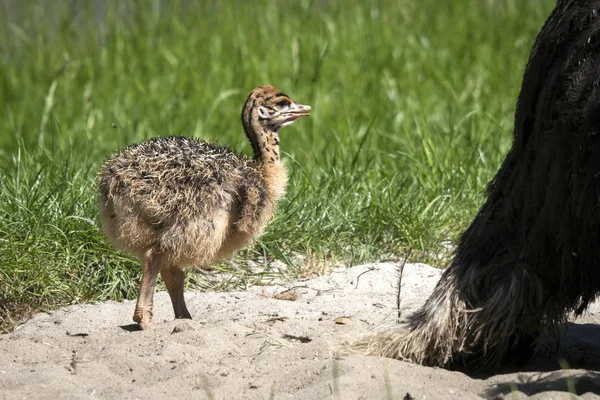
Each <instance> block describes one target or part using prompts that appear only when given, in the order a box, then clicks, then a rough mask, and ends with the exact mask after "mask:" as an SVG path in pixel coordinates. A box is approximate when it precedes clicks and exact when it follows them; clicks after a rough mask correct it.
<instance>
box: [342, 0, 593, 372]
mask: <svg viewBox="0 0 600 400" xmlns="http://www.w3.org/2000/svg"><path fill="white" fill-rule="evenodd" d="M599 12H600V1H599V0H558V1H557V4H556V6H555V8H554V10H553V11H552V14H551V15H550V17H549V18H548V20H547V21H546V23H545V24H544V26H543V28H542V30H541V32H540V33H539V35H538V37H537V39H536V41H535V43H534V45H533V49H532V50H531V54H530V57H529V62H528V64H527V67H526V70H525V74H524V77H523V83H522V86H521V92H520V95H519V98H518V101H517V107H516V113H515V125H514V141H513V144H512V148H511V150H510V152H509V153H508V155H507V156H506V159H505V160H504V162H503V164H502V166H501V168H500V170H499V171H498V173H497V174H496V176H495V177H494V179H493V180H492V181H491V182H490V183H489V185H488V187H487V199H486V201H485V203H484V205H483V206H482V207H481V209H480V211H479V213H478V214H477V216H476V217H475V219H474V221H473V222H472V224H471V225H470V227H469V228H468V229H467V230H466V231H465V232H464V234H463V235H462V237H461V239H460V241H459V243H458V247H457V249H456V253H455V256H454V259H453V261H452V264H451V266H450V268H448V269H447V270H446V271H445V272H444V274H443V275H442V277H441V279H440V281H439V282H438V284H437V286H436V288H435V290H434V292H433V294H432V295H431V297H430V298H429V299H428V300H427V302H426V303H425V304H424V305H423V306H422V308H421V309H420V310H418V311H417V312H416V313H414V314H413V315H411V316H410V317H408V321H407V326H406V329H401V328H388V329H383V330H380V331H379V332H378V333H375V334H373V335H371V336H369V337H366V338H364V339H363V340H361V341H360V342H358V343H355V344H353V346H354V349H355V350H358V351H360V352H362V353H367V354H371V355H380V356H386V357H392V358H398V359H402V360H409V361H412V362H415V363H420V364H424V365H431V366H442V367H448V366H451V365H452V364H454V363H456V362H460V363H465V364H466V365H467V366H468V367H470V369H479V370H484V369H492V368H495V367H497V366H499V364H500V363H501V362H502V361H503V360H504V359H505V358H506V357H507V356H513V355H518V354H517V353H521V352H522V351H523V350H524V349H526V350H533V349H535V348H537V347H538V346H536V344H539V342H540V340H539V339H540V338H541V337H542V336H543V335H545V334H547V333H553V332H555V331H556V329H555V328H557V327H558V326H559V325H560V324H561V323H563V322H565V320H566V319H567V317H568V316H569V315H571V313H574V314H575V315H579V314H581V313H582V312H583V311H584V310H585V309H586V307H587V306H588V303H589V302H591V301H593V300H594V298H595V297H596V296H597V295H598V294H599V293H600V18H599V17H598V14H599ZM530 353H531V354H533V352H530Z"/></svg>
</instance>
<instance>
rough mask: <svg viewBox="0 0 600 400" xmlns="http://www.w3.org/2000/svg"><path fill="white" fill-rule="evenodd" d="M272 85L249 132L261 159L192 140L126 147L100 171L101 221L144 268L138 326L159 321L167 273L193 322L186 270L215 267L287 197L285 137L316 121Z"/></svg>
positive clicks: (253, 105) (252, 110)
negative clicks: (297, 125) (156, 312)
mask: <svg viewBox="0 0 600 400" xmlns="http://www.w3.org/2000/svg"><path fill="white" fill-rule="evenodd" d="M310 109H311V108H310V107H309V106H305V105H302V104H297V103H294V102H293V101H292V100H291V99H290V98H289V97H288V96H287V95H285V94H284V93H282V92H280V91H279V90H277V89H275V88H273V87H271V86H262V87H259V88H256V89H254V90H253V91H252V92H251V93H250V95H249V96H248V98H247V100H246V103H245V105H244V108H243V110H242V124H243V125H244V130H245V131H246V135H247V136H248V139H249V140H250V142H251V143H252V149H253V150H254V158H250V157H246V156H243V155H240V154H237V153H235V152H234V151H232V150H231V149H228V148H226V147H222V146H218V145H215V144H211V143H207V142H204V141H201V140H196V139H189V138H184V137H168V138H154V139H151V140H148V141H146V142H142V143H140V144H137V145H133V146H130V147H127V148H126V149H125V150H123V151H122V152H120V153H118V154H116V155H114V156H112V157H111V158H110V159H108V160H107V161H106V162H104V164H103V165H102V167H101V170H100V174H99V177H98V186H99V192H100V193H99V203H100V204H99V208H100V210H99V211H100V222H101V224H102V228H103V229H104V232H105V233H106V235H107V236H108V238H109V239H110V240H111V241H112V243H113V244H114V245H115V246H116V247H117V248H118V249H120V250H122V251H124V252H125V253H129V254H132V255H135V256H137V257H139V258H140V260H141V261H142V282H141V287H140V293H139V297H138V300H137V304H136V307H135V313H134V315H133V320H134V321H135V322H137V323H138V324H139V325H140V327H141V328H142V329H147V328H149V327H150V326H151V323H152V303H153V298H154V288H155V286H156V278H157V275H158V273H159V272H160V274H161V276H162V279H163V281H164V282H165V285H166V287H167V290H168V292H169V296H170V297H171V302H172V304H173V310H174V312H175V318H191V316H190V313H189V312H188V310H187V307H186V304H185V299H184V296H183V288H184V279H185V274H184V271H185V269H186V268H191V267H199V268H208V267H209V266H210V263H211V262H214V261H215V260H218V259H221V258H225V257H227V256H230V255H231V254H232V253H233V252H234V251H235V250H236V249H239V248H241V247H243V246H246V245H248V244H249V243H250V242H251V241H252V240H253V239H255V238H256V237H258V236H259V235H260V234H261V233H262V231H263V230H264V227H265V225H266V224H267V222H268V221H269V219H270V218H271V217H272V216H273V214H274V213H275V207H276V204H277V201H278V200H279V199H281V197H282V196H283V195H284V192H285V187H286V184H287V173H286V171H285V168H284V166H283V165H282V164H281V162H280V160H279V135H278V134H279V130H280V129H281V128H283V127H286V126H288V125H291V124H292V123H293V122H295V121H296V120H297V119H298V118H301V117H304V116H308V115H309V112H310Z"/></svg>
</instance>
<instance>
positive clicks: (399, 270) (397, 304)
mask: <svg viewBox="0 0 600 400" xmlns="http://www.w3.org/2000/svg"><path fill="white" fill-rule="evenodd" d="M410 253H412V249H409V250H408V254H406V257H404V261H402V264H400V266H399V267H398V292H397V293H396V308H397V309H398V323H400V315H401V314H402V312H401V311H400V290H401V288H402V274H403V273H404V266H405V265H406V262H407V261H408V257H410Z"/></svg>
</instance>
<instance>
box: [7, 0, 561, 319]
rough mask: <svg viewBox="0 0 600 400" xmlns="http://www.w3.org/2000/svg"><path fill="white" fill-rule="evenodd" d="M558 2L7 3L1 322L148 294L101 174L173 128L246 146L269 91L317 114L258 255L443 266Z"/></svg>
mask: <svg viewBox="0 0 600 400" xmlns="http://www.w3.org/2000/svg"><path fill="white" fill-rule="evenodd" d="M552 5H553V1H552V0H544V1H540V0H481V1H473V0H456V1H452V2H449V1H437V0H422V1H418V2H417V1H409V0H376V1H375V0H374V1H361V0H313V1H310V0H299V1H294V2H292V1H277V0H270V1H262V0H260V1H253V2H246V1H233V0H231V1H222V2H216V1H200V2H192V1H174V0H169V1H159V0H155V1H152V2H150V1H116V0H115V1H96V2H46V1H41V0H40V1H28V2H19V1H15V0H5V1H4V3H3V5H0V22H1V23H0V105H1V106H0V325H2V324H3V323H4V324H5V325H4V326H7V325H6V322H7V321H9V320H14V319H15V318H16V317H15V315H17V316H18V315H19V313H22V312H24V311H23V310H27V309H39V308H52V307H56V306H58V305H63V304H69V303H73V302H83V301H90V300H97V299H109V298H111V299H122V298H131V297H134V296H135V287H136V282H137V280H138V279H139V274H140V269H139V266H138V264H137V261H136V260H132V259H130V258H128V257H126V256H124V255H121V254H119V253H117V252H116V251H115V250H113V249H112V247H111V246H110V245H109V244H107V242H106V241H105V239H104V238H103V236H102V234H101V232H100V231H99V228H98V224H97V219H96V216H97V211H96V200H95V188H94V179H95V174H96V171H97V169H98V166H99V164H100V163H101V162H102V160H103V159H104V158H105V157H107V156H108V155H109V154H110V153H111V152H115V151H117V150H118V149H120V148H122V147H123V146H125V145H126V144H130V143H134V142H137V141H140V140H143V139H147V138H150V137H154V136H157V135H161V136H164V135H170V134H181V135H187V136H193V137H197V138H202V139H206V140H210V141H215V142H219V143H221V144H226V145H228V146H230V147H232V148H234V149H236V150H238V151H240V152H244V153H247V154H249V153H250V150H251V147H250V146H249V144H248V143H247V142H246V140H245V136H244V135H243V131H242V129H241V125H240V118H239V114H240V111H241V110H240V108H241V105H242V104H243V101H244V99H245V96H246V94H247V92H248V91H249V90H250V89H252V88H253V87H255V86H258V85H262V84H272V85H274V86H276V87H277V88H279V89H282V90H284V91H285V92H286V93H288V94H289V95H291V97H293V98H294V99H296V100H297V101H299V102H302V103H306V104H310V105H311V106H312V107H313V109H314V113H313V116H312V117H310V118H309V119H307V120H302V121H301V122H300V123H298V124H296V125H295V126H294V127H291V128H287V129H286V130H285V131H283V132H282V138H281V141H282V150H283V151H284V152H285V154H284V162H285V163H286V164H287V166H288V169H289V171H290V174H291V180H290V185H289V190H288V194H287V197H286V198H285V200H284V201H283V203H282V204H281V207H280V210H279V213H278V215H277V217H276V218H275V220H274V221H273V222H272V224H271V225H270V226H269V228H268V230H267V232H266V234H265V235H264V236H263V237H262V239H261V240H260V241H259V242H257V244H256V245H255V246H254V247H253V248H252V249H251V250H249V251H247V252H244V253H243V256H244V257H246V258H253V257H256V256H257V254H267V255H271V256H274V257H275V258H278V259H281V260H284V261H286V262H291V261H289V260H292V255H293V254H296V253H300V254H309V255H310V257H312V258H315V259H320V260H323V261H325V262H343V263H346V264H356V263H362V262H367V261H378V260H389V259H396V258H399V257H401V256H402V255H403V254H404V253H405V252H406V251H407V250H408V249H409V248H410V249H413V253H412V254H413V257H416V259H417V260H419V261H430V262H436V263H437V264H441V263H443V262H442V261H439V258H438V256H439V255H440V254H441V255H443V254H444V252H445V251H446V250H445V249H446V247H445V246H444V243H445V242H446V241H454V240H456V238H457V237H458V235H459V234H460V233H461V231H462V230H463V229H464V228H465V227H466V226H467V224H468V223H469V221H470V219H471V218H472V217H473V215H474V213H475V212H476V211H477V208H478V206H479V204H480V203H481V200H482V194H483V191H484V187H485V184H486V182H487V181H488V180H489V179H490V178H491V177H492V176H493V174H494V172H495V171H496V169H497V168H498V166H499V164H500V162H501V160H502V158H503V156H504V154H505V153H506V151H507V150H508V148H509V146H510V143H511V124H512V119H513V110H514V104H515V101H516V96H517V94H518V89H519V85H520V80H521V75H522V71H523V69H524V66H525V63H526V61H527V56H528V53H529V50H530V47H531V44H532V42H533V40H534V38H535V35H536V33H537V31H538V30H539V28H540V27H541V25H542V23H543V21H544V19H545V17H546V15H547V14H548V13H549V11H550V9H551V7H552ZM295 268H296V269H295ZM298 268H301V266H299V265H292V269H291V270H292V271H295V272H298V271H297V269H298ZM15 313H17V314H15Z"/></svg>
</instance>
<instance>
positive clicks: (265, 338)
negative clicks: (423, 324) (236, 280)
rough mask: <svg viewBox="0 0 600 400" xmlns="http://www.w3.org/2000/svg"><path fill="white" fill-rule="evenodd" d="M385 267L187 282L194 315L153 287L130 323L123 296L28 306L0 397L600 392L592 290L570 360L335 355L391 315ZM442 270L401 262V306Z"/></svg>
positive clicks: (9, 347) (9, 351) (566, 344)
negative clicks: (515, 365)
mask: <svg viewBox="0 0 600 400" xmlns="http://www.w3.org/2000/svg"><path fill="white" fill-rule="evenodd" d="M396 269H397V265H395V264H373V265H364V266H358V267H353V268H350V269H340V270H337V271H335V272H334V273H333V274H331V275H330V276H324V277H319V278H317V279H312V280H307V281H302V282H295V283H294V284H289V285H286V286H285V287H284V286H266V287H264V286H263V287H252V288H250V289H248V290H247V291H244V292H232V293H187V294H186V298H187V299H188V307H189V309H190V312H191V313H192V315H193V316H194V318H195V319H194V320H192V321H186V320H177V321H174V320H172V318H173V312H172V310H171V304H170V301H169V298H168V295H167V294H166V293H165V292H158V293H157V294H156V298H155V313H154V315H155V323H156V325H155V328H154V329H152V330H150V331H138V330H136V326H135V325H133V324H132V322H131V317H132V314H133V310H134V302H132V301H126V302H122V303H116V302H104V303H100V304H95V305H78V306H71V307H67V308H64V309H61V310H59V311H56V312H54V313H52V314H45V313H42V314H38V315H36V316H35V317H34V318H32V319H31V320H30V321H28V322H27V323H25V324H24V325H22V326H20V327H19V328H18V329H17V330H16V331H15V332H14V333H11V334H7V335H1V336H0V398H7V399H13V398H22V399H26V398H64V399H84V398H86V399H87V398H105V399H112V398H144V399H146V398H155V399H160V398H198V399H203V398H207V399H288V398H290V399H407V400H408V399H478V398H482V397H483V398H490V399H502V398H507V399H511V398H527V396H530V397H531V398H539V399H571V398H583V399H592V398H600V372H599V371H600V325H599V324H600V306H599V305H598V304H594V305H593V306H592V307H591V309H590V310H589V312H588V313H586V315H584V316H583V317H582V318H580V319H578V320H577V321H574V323H571V324H569V328H568V330H567V332H566V334H565V337H564V338H563V339H562V340H561V354H562V355H563V356H564V357H565V359H566V361H567V363H568V365H569V368H568V369H561V368H560V367H558V366H557V365H555V363H554V362H553V361H552V359H551V358H550V357H548V356H547V355H542V356H540V357H538V358H537V359H536V360H534V361H533V362H532V363H531V364H530V365H528V366H527V367H526V368H521V370H520V371H503V372H502V373H498V374H496V375H493V376H468V375H466V374H464V373H462V372H456V371H447V370H443V369H437V368H427V367H423V366H419V365H413V364H409V363H405V362H400V361H396V360H391V359H382V358H376V357H363V356H349V357H342V358H338V359H336V358H335V357H333V355H332V348H333V347H334V346H335V345H337V344H339V343H341V342H342V341H343V340H344V339H347V338H352V337H358V335H360V334H363V333H365V332H367V331H368V330H370V329H373V328H374V327H375V326H376V325H379V324H380V323H382V322H384V321H387V322H393V321H395V318H396V314H397V311H396V289H395V287H396V283H397V275H396ZM439 275H440V271H439V270H437V269H435V268H432V267H429V266H427V265H424V264H407V265H406V266H405V268H404V276H403V280H402V306H401V309H402V313H403V314H402V315H407V314H408V313H409V312H410V311H411V310H414V309H415V308H416V307H418V305H420V304H422V303H423V302H424V301H425V299H426V298H427V296H428V295H429V293H430V292H431V290H432V289H433V286H434V285H435V283H436V281H437V279H438V278H439ZM290 288H294V289H292V290H291V291H288V292H285V293H284V291H285V290H287V289H290ZM292 292H293V294H294V295H293V296H289V295H290V294H292ZM274 294H278V295H277V296H275V297H274V296H273V295H274ZM276 297H278V298H276ZM286 297H287V298H289V299H288V300H286V299H285V298H286ZM294 297H295V299H293V298H294ZM336 321H337V323H336ZM340 322H341V323H340ZM570 393H576V394H577V395H578V396H579V397H577V396H575V395H572V394H570Z"/></svg>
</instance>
